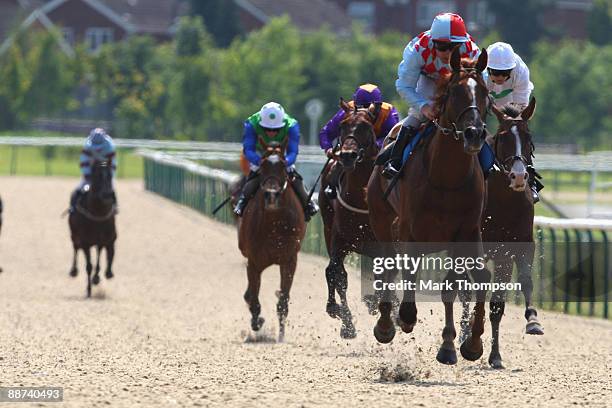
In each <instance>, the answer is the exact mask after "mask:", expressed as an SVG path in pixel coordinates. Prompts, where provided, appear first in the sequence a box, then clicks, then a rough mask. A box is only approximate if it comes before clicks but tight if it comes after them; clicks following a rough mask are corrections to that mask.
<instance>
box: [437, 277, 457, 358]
mask: <svg viewBox="0 0 612 408" xmlns="http://www.w3.org/2000/svg"><path fill="white" fill-rule="evenodd" d="M451 275H452V276H456V275H455V272H454V271H450V272H449V273H448V275H447V276H446V279H445V282H446V283H448V282H454V281H455V279H450V278H451ZM447 287H448V286H445V288H447ZM456 296H457V288H456V287H455V286H452V289H444V290H442V302H443V303H444V329H442V345H441V346H440V349H439V350H438V354H437V355H436V360H438V362H440V363H442V364H448V365H454V364H457V351H456V350H455V337H456V336H457V332H456V331H455V321H454V317H453V303H454V301H455V297H456Z"/></svg>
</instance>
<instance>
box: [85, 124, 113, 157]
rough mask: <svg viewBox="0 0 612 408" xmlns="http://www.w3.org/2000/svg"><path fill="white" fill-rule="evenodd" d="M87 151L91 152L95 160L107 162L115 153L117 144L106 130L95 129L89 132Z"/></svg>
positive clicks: (86, 144)
mask: <svg viewBox="0 0 612 408" xmlns="http://www.w3.org/2000/svg"><path fill="white" fill-rule="evenodd" d="M85 150H86V151H89V152H90V154H91V155H92V157H93V158H94V159H97V160H106V159H107V158H108V157H109V156H110V155H112V154H113V153H114V152H115V144H114V143H113V139H111V137H110V136H109V135H108V134H107V133H106V131H105V130H104V129H102V128H95V129H93V130H92V131H91V132H89V136H88V137H87V141H86V142H85Z"/></svg>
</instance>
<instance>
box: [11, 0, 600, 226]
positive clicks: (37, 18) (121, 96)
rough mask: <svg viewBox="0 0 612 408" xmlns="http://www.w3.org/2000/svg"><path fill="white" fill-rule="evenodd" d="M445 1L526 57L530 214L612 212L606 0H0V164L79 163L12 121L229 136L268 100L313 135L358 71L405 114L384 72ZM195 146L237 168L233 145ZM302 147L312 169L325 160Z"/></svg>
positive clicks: (128, 134) (48, 129) (54, 167)
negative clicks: (536, 175)
mask: <svg viewBox="0 0 612 408" xmlns="http://www.w3.org/2000/svg"><path fill="white" fill-rule="evenodd" d="M445 11H453V12H458V13H459V14H461V15H462V16H463V18H464V20H465V21H466V23H467V24H468V30H469V32H470V34H471V35H472V36H473V37H474V38H475V40H476V42H477V44H478V45H479V46H480V47H481V48H484V47H487V46H488V45H490V44H491V43H493V42H495V41H500V40H501V41H506V42H509V43H510V44H512V46H513V47H514V49H515V51H516V52H517V53H518V54H519V55H521V57H522V58H523V59H524V60H525V61H526V63H527V65H528V66H529V68H530V69H531V76H532V82H533V83H534V84H535V90H534V93H533V95H534V96H535V97H536V98H537V100H538V108H537V112H536V114H535V117H534V119H533V120H532V124H531V129H532V131H533V133H534V141H535V144H536V164H539V165H540V167H539V168H540V170H542V171H541V172H542V173H543V175H544V176H545V180H544V181H545V184H546V189H545V190H544V191H543V197H545V198H546V199H548V202H549V203H550V204H552V206H546V205H544V206H537V207H539V209H538V211H539V212H540V214H544V215H557V216H574V217H576V216H587V215H588V216H606V215H605V214H606V213H607V212H608V211H610V212H612V194H608V193H609V191H608V187H609V185H611V182H612V159H611V158H612V154H611V155H608V153H607V152H606V150H612V139H611V138H610V135H611V133H612V116H611V115H610V113H611V111H612V103H611V101H612V91H611V90H612V75H610V73H609V70H610V68H611V67H612V43H611V37H612V25H611V17H610V16H611V5H610V1H609V0H575V1H561V0H527V1H521V2H516V1H513V0H455V1H425V0H420V1H419V0H372V1H350V0H309V1H304V0H201V1H198V0H192V1H188V0H49V1H43V0H0V134H2V135H4V136H5V142H3V144H4V145H3V146H0V173H5V174H6V173H10V174H17V173H19V174H38V173H44V174H73V173H74V174H78V168H77V167H76V166H75V165H74V163H75V162H76V159H75V157H76V156H77V155H78V152H79V148H78V147H65V148H62V147H58V146H55V145H53V144H51V143H49V145H48V146H45V147H23V146H22V147H20V148H19V149H18V150H17V149H16V147H15V146H16V145H15V143H14V140H13V142H11V141H10V140H9V139H6V137H9V136H10V137H24V136H38V137H50V136H55V137H57V136H71V135H72V136H76V135H78V136H81V137H84V136H85V135H86V134H87V132H88V130H89V129H91V128H92V127H95V126H103V127H105V128H107V129H108V131H109V132H110V134H111V135H113V137H116V138H121V139H147V140H160V139H163V140H166V139H172V140H182V141H200V142H211V141H214V142H236V143H239V142H241V139H242V122H243V121H244V119H245V118H246V117H247V116H249V115H250V114H252V113H253V112H255V111H257V110H258V109H259V108H260V107H261V105H263V104H264V103H265V102H268V101H270V100H274V101H277V102H279V103H281V104H282V105H283V106H284V107H285V109H286V110H287V111H288V112H289V113H290V114H291V115H292V116H294V117H296V118H297V119H298V120H299V121H300V122H301V125H302V126H301V128H302V133H303V137H302V143H303V144H316V141H315V140H314V139H315V135H316V132H317V130H318V129H319V128H320V127H321V126H322V125H323V124H324V123H325V121H327V119H328V118H329V117H330V116H331V115H332V114H333V113H334V112H335V111H336V110H337V104H338V98H339V97H340V96H342V97H344V98H347V99H348V98H350V97H351V95H352V93H353V91H354V89H355V88H356V87H357V86H358V85H359V84H361V83H366V82H372V83H375V84H377V85H379V86H380V87H381V89H382V90H383V94H384V98H385V100H387V101H389V102H392V103H394V104H396V105H397V106H398V108H399V109H400V112H401V114H402V115H404V114H405V113H406V105H405V104H404V103H403V102H402V101H401V100H400V98H399V96H398V95H397V93H396V91H395V86H394V82H395V79H396V73H397V65H398V63H399V62H400V60H401V57H402V51H403V48H404V47H405V45H406V43H407V42H408V41H410V39H411V38H413V37H414V36H415V35H417V34H418V33H420V32H421V31H423V30H426V29H428V28H429V26H430V24H431V21H432V19H433V17H434V16H435V15H436V14H438V13H439V12H445ZM309 102H310V110H309V112H307V109H306V105H307V104H308V103H309ZM492 125H493V128H495V124H492ZM228 146H229V145H228ZM227 149H230V147H228V148H227ZM232 149H233V150H232ZM236 149H238V150H236ZM230 150H232V151H235V152H238V151H239V147H238V148H236V146H234V147H232V148H231V149H230ZM303 152H304V157H305V158H307V156H308V154H311V155H312V156H314V155H316V154H318V152H317V151H316V148H314V149H310V150H309V149H308V148H306V149H305V150H303ZM236 154H237V153H236ZM224 157H225V156H224ZM193 159H194V160H196V161H199V162H201V163H203V164H207V165H210V166H212V167H217V168H224V169H228V170H237V160H236V157H234V156H231V155H230V156H229V157H225V158H223V157H221V156H219V158H218V159H215V155H214V154H212V155H211V154H209V155H208V156H198V157H193ZM139 160H141V159H139V158H138V157H137V156H133V155H124V157H123V162H124V165H123V166H122V167H123V170H121V171H122V172H123V173H120V175H122V176H125V177H130V176H133V177H140V176H141V175H142V165H141V163H140V161H139ZM538 160H540V161H538ZM308 162H309V160H305V162H304V163H302V167H303V169H302V170H303V171H305V172H306V173H307V178H308V179H309V180H310V181H312V180H313V179H314V177H315V176H316V174H317V173H318V170H319V169H320V167H321V163H322V162H321V163H319V160H314V159H313V160H310V162H311V163H308ZM73 167H74V168H73ZM555 205H556V208H557V210H558V211H557V210H555V209H554V208H555V207H554V206H555ZM608 207H610V208H608Z"/></svg>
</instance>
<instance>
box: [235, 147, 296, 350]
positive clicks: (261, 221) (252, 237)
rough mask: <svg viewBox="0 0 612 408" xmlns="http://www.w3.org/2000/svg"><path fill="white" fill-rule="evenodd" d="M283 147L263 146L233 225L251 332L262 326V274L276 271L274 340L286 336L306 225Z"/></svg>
mask: <svg viewBox="0 0 612 408" xmlns="http://www.w3.org/2000/svg"><path fill="white" fill-rule="evenodd" d="M286 166H287V163H286V161H285V158H284V157H283V153H282V146H281V145H280V144H278V143H271V144H270V145H268V146H267V147H266V150H265V153H264V156H263V158H262V161H261V165H260V168H259V172H260V176H259V177H260V178H259V179H260V185H259V188H258V189H257V193H256V194H255V196H254V197H253V198H252V199H251V200H250V201H249V203H248V204H247V207H246V209H245V212H244V214H243V216H242V218H240V219H239V221H238V246H239V248H240V251H241V252H242V255H244V257H245V258H247V277H248V282H249V283H248V287H247V290H246V292H245V293H244V300H245V301H246V302H247V304H248V305H249V310H250V311H251V328H252V329H253V330H254V331H258V330H259V329H260V328H261V326H262V325H263V323H264V318H263V317H261V316H260V314H261V304H260V303H259V289H260V286H261V273H262V272H263V270H264V269H266V268H267V267H268V266H271V265H279V266H280V275H281V282H280V291H279V292H277V295H278V303H277V305H276V311H277V314H278V321H279V334H278V340H279V342H282V341H283V340H284V337H285V322H286V320H287V314H288V313H289V292H290V291H291V285H292V283H293V276H294V274H295V268H296V265H297V254H298V252H299V250H300V247H301V243H302V240H303V239H304V234H305V233H306V225H305V222H304V211H303V210H302V205H301V203H300V200H299V199H298V197H297V195H296V194H295V192H294V191H293V188H291V186H290V185H289V183H290V180H289V176H288V174H287V169H286Z"/></svg>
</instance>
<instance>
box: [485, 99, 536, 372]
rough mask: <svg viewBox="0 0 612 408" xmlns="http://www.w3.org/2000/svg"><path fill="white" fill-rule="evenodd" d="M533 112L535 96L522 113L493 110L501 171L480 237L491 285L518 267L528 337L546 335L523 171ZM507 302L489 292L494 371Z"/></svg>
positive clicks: (528, 159) (492, 180) (493, 179)
mask: <svg viewBox="0 0 612 408" xmlns="http://www.w3.org/2000/svg"><path fill="white" fill-rule="evenodd" d="M535 108H536V100H535V98H532V99H531V101H530V102H529V105H528V106H527V107H526V108H525V110H523V112H519V111H518V110H516V109H514V108H512V107H510V106H506V107H504V108H502V109H501V110H498V109H497V108H496V107H494V106H493V107H492V110H493V113H495V115H496V116H497V119H498V121H499V128H498V130H497V133H496V134H495V136H494V139H493V150H494V151H495V157H496V159H497V162H498V163H499V167H501V168H500V169H499V170H500V171H495V172H492V173H491V174H490V176H489V178H488V180H487V188H488V192H487V194H488V196H487V205H486V207H485V211H484V214H483V220H482V238H483V241H485V242H487V244H486V247H487V248H489V250H488V251H487V255H488V257H489V258H490V259H492V260H494V261H495V282H504V283H506V282H510V281H511V280H512V269H513V264H514V263H516V267H517V271H518V280H519V282H520V283H521V290H522V292H523V295H524V297H525V318H526V319H527V326H526V333H527V334H544V331H543V329H542V326H541V324H540V322H539V321H538V317H537V316H538V313H537V311H536V309H535V307H533V306H532V305H531V293H532V291H533V283H532V280H531V268H532V264H533V258H534V252H535V244H534V242H533V215H534V209H533V197H532V194H531V190H530V188H529V186H528V178H529V173H528V171H527V168H528V166H531V165H532V157H533V150H534V145H533V141H532V137H531V133H530V132H529V127H528V126H527V122H528V121H529V119H531V117H532V116H533V114H534V112H535ZM491 243H493V244H491ZM497 243H499V244H497ZM504 243H520V244H517V245H520V248H514V247H513V246H512V245H511V246H510V247H509V248H504ZM505 298H506V293H505V291H499V290H498V291H495V292H493V293H492V296H491V302H490V311H489V317H490V319H491V328H492V331H493V333H492V335H493V341H492V347H491V354H490V355H489V364H490V365H491V366H492V367H494V368H503V364H502V358H501V355H500V353H499V325H500V322H501V319H502V316H503V314H504V308H505Z"/></svg>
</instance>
